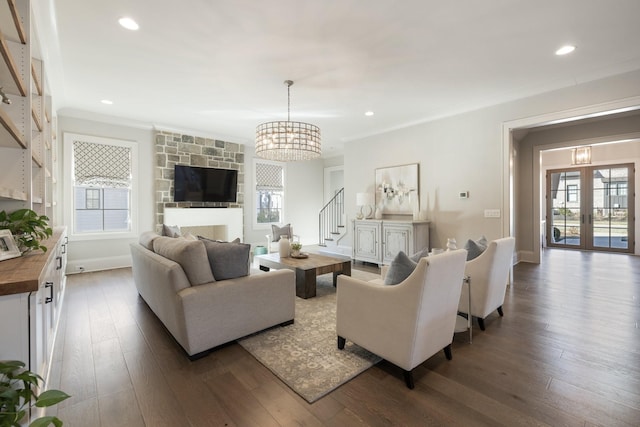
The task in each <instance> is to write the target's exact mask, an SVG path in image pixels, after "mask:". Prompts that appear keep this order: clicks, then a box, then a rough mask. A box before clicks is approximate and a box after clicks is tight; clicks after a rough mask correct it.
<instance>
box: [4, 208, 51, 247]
mask: <svg viewBox="0 0 640 427" xmlns="http://www.w3.org/2000/svg"><path fill="white" fill-rule="evenodd" d="M48 221H49V218H47V217H46V216H45V215H38V214H37V213H36V212H34V211H32V210H31V209H18V210H17V211H14V212H11V213H7V212H5V211H2V212H0V229H7V230H10V231H11V234H13V237H14V239H15V240H16V244H17V245H18V248H19V249H20V252H22V253H25V252H28V251H30V250H33V249H42V251H43V252H46V251H47V248H46V246H44V245H42V244H40V242H41V241H42V240H45V239H47V238H48V237H51V235H52V234H53V230H52V229H51V227H49V222H48Z"/></svg>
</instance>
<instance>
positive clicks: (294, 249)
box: [291, 242, 302, 256]
mask: <svg viewBox="0 0 640 427" xmlns="http://www.w3.org/2000/svg"><path fill="white" fill-rule="evenodd" d="M300 249H302V243H300V242H293V243H291V256H300Z"/></svg>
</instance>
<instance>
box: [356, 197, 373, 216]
mask: <svg viewBox="0 0 640 427" xmlns="http://www.w3.org/2000/svg"><path fill="white" fill-rule="evenodd" d="M374 203H375V201H374V199H373V194H371V193H356V206H360V211H359V212H358V214H357V215H356V218H358V219H362V218H366V219H369V218H371V215H373V204H374ZM363 208H364V210H365V211H366V214H365V213H363Z"/></svg>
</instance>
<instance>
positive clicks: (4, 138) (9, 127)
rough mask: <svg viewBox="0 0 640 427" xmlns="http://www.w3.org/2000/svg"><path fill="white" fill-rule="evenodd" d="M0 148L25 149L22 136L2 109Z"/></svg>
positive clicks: (0, 114) (0, 109)
mask: <svg viewBox="0 0 640 427" xmlns="http://www.w3.org/2000/svg"><path fill="white" fill-rule="evenodd" d="M0 147H9V148H27V143H26V141H25V140H24V136H23V135H22V134H21V133H20V130H19V129H18V127H17V126H16V124H15V123H14V121H13V120H12V119H11V117H9V115H8V114H7V113H6V112H5V111H4V108H0Z"/></svg>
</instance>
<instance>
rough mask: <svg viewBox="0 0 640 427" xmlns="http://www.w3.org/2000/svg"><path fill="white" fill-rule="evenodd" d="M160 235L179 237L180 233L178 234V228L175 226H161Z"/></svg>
mask: <svg viewBox="0 0 640 427" xmlns="http://www.w3.org/2000/svg"><path fill="white" fill-rule="evenodd" d="M162 235H163V236H168V237H180V236H182V233H181V232H180V227H178V226H177V225H167V224H162Z"/></svg>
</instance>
